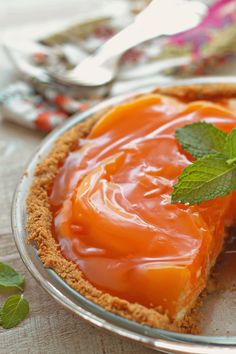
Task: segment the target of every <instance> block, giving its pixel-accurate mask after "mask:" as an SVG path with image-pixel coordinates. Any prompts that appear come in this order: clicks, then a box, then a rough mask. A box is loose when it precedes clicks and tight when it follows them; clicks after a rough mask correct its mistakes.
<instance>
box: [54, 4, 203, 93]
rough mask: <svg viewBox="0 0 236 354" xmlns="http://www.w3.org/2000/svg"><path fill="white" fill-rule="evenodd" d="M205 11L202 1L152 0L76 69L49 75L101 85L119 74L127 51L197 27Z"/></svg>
mask: <svg viewBox="0 0 236 354" xmlns="http://www.w3.org/2000/svg"><path fill="white" fill-rule="evenodd" d="M206 13H207V6H206V5H205V4H203V3H202V2H200V1H193V0H191V1H189V0H153V1H152V2H151V3H150V4H149V5H148V6H147V7H146V8H145V9H144V10H143V11H142V12H141V13H140V14H139V15H138V16H136V18H135V20H134V22H133V23H131V24H130V25H129V26H128V27H126V28H125V29H123V30H122V31H120V32H119V33H118V34H116V35H115V36H113V37H112V38H111V39H110V40H108V41H107V42H106V43H105V44H104V45H103V46H102V47H101V48H100V49H99V50H98V51H97V53H96V54H95V55H92V56H89V57H88V58H86V59H84V60H83V61H82V62H81V63H80V64H79V65H77V66H76V67H75V68H74V69H73V70H68V71H63V72H60V71H59V72H56V71H53V72H52V71H51V72H50V73H49V74H50V76H51V77H52V78H53V79H54V80H55V81H56V82H58V83H60V84H63V85H73V86H77V88H78V87H81V89H82V88H83V89H86V87H87V88H88V89H89V88H99V87H100V88H102V86H104V85H108V84H109V83H111V82H112V81H113V80H114V78H115V77H116V75H117V72H118V64H119V59H120V57H121V55H122V54H123V53H124V52H125V51H127V50H128V49H130V48H132V47H134V46H136V45H137V44H140V43H142V42H145V41H147V40H149V39H152V38H155V37H158V36H162V35H174V34H177V33H180V32H184V31H186V30H189V29H191V28H194V27H196V26H197V25H198V24H199V23H200V22H201V20H202V19H203V17H204V16H205V15H206Z"/></svg>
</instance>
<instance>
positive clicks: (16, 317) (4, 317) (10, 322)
mask: <svg viewBox="0 0 236 354" xmlns="http://www.w3.org/2000/svg"><path fill="white" fill-rule="evenodd" d="M28 313H29V303H28V301H27V300H26V299H25V298H24V296H23V295H12V296H10V297H9V298H8V299H7V300H6V302H5V304H4V305H3V307H2V310H1V322H2V323H1V324H2V327H3V328H6V329H7V328H12V327H15V326H17V325H18V324H19V323H20V322H21V321H23V320H24V319H25V317H26V316H27V314H28Z"/></svg>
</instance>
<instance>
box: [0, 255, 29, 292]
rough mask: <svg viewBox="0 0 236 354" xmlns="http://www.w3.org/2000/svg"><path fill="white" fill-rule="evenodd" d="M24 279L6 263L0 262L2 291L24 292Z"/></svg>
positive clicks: (0, 285)
mask: <svg viewBox="0 0 236 354" xmlns="http://www.w3.org/2000/svg"><path fill="white" fill-rule="evenodd" d="M23 285H24V277H23V275H21V274H20V273H18V272H16V271H15V270H14V269H13V268H11V267H10V266H8V265H7V264H5V263H2V262H0V289H1V288H3V289H7V290H8V289H11V288H17V289H19V290H20V291H23Z"/></svg>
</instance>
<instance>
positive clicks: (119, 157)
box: [50, 94, 236, 317]
mask: <svg viewBox="0 0 236 354" xmlns="http://www.w3.org/2000/svg"><path fill="white" fill-rule="evenodd" d="M199 120H205V121H207V122H209V123H213V124H214V125H216V126H217V127H218V128H220V129H222V130H224V131H225V132H229V131H230V130H231V129H232V128H233V127H236V115H235V114H234V113H232V112H231V111H229V110H227V108H224V107H223V106H220V105H217V104H213V103H211V102H203V101H202V102H194V103H190V104H188V105H185V104H183V103H181V102H179V101H177V100H175V99H171V98H167V97H164V96H160V95H151V94H150V95H148V96H145V97H144V96H143V97H142V98H138V99H136V100H135V101H132V102H129V103H124V104H122V105H120V106H117V107H115V108H114V109H112V110H111V111H110V112H109V113H107V114H106V115H105V116H104V117H103V119H101V120H100V121H99V122H98V123H97V124H96V125H95V126H94V128H93V129H92V131H91V133H90V135H89V136H88V138H87V139H86V140H84V141H80V145H81V146H82V147H81V148H80V149H78V150H77V151H74V152H72V153H70V155H69V156H68V157H67V159H66V161H65V163H64V166H62V168H61V169H60V172H59V174H58V176H57V177H56V179H55V182H54V186H53V190H52V194H51V199H50V200H51V207H52V210H53V211H54V233H55V235H56V238H57V239H58V241H59V243H60V246H61V250H62V253H63V255H64V256H65V257H66V258H67V259H69V260H72V261H73V262H76V263H77V264H78V266H79V267H80V269H81V270H82V271H83V273H84V275H85V277H86V278H87V279H88V280H89V281H90V282H91V283H92V284H94V285H95V286H96V287H97V288H99V289H102V290H103V291H106V292H108V293H110V294H112V295H116V296H119V297H121V298H124V299H127V300H129V301H131V302H138V303H141V304H143V305H145V306H147V307H158V306H160V307H161V308H162V309H163V310H164V311H166V312H167V313H169V315H170V316H171V317H181V315H183V312H184V311H183V310H184V309H186V308H187V307H188V306H189V305H190V304H191V303H192V302H193V301H194V300H195V298H196V297H197V296H198V294H199V292H200V291H201V290H202V288H203V287H204V286H205V284H206V278H207V274H208V272H209V269H210V267H211V265H212V264H213V263H214V261H215V258H216V256H217V255H218V253H219V252H220V250H221V247H222V240H223V234H224V227H225V223H227V224H231V223H232V219H233V218H234V216H235V215H234V214H235V209H236V208H235V207H236V203H235V201H234V199H235V198H234V199H233V194H231V195H229V196H226V197H223V198H218V199H215V200H212V201H208V202H205V203H202V204H201V205H195V206H186V205H181V204H178V205H177V204H171V203H170V195H171V192H172V186H173V184H174V183H175V182H176V179H177V177H178V176H179V175H180V174H181V172H182V170H183V169H184V168H185V167H186V166H188V165H189V164H190V163H191V157H190V156H189V155H187V154H185V153H184V151H183V150H182V149H181V148H180V146H179V145H178V143H177V141H176V139H175V137H174V133H175V130H176V128H177V127H181V126H184V125H186V124H189V123H191V122H194V121H199Z"/></svg>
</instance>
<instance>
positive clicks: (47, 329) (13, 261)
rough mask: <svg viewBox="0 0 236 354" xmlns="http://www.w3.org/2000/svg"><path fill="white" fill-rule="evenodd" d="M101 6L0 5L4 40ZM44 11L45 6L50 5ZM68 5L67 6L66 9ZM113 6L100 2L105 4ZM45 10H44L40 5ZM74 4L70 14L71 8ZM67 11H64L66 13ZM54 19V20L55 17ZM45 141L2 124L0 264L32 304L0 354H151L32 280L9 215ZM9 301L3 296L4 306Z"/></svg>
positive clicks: (5, 336)
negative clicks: (20, 280) (20, 279)
mask: <svg viewBox="0 0 236 354" xmlns="http://www.w3.org/2000/svg"><path fill="white" fill-rule="evenodd" d="M95 2H96V0H89V1H88V2H86V1H83V0H76V1H75V0H68V1H66V2H63V1H61V0H57V1H52V0H50V1H49V0H47V1H46V0H42V1H40V3H39V2H38V1H33V0H21V1H20V2H18V1H16V0H11V1H8V0H0V40H1V35H2V34H3V31H2V29H4V31H6V30H9V29H10V30H11V28H13V27H16V26H18V25H19V29H20V28H21V26H22V25H24V23H25V22H30V21H31V22H32V21H35V22H36V21H37V23H39V20H40V19H41V21H46V20H49V19H50V16H52V17H53V19H55V18H56V19H58V18H59V17H60V16H62V15H63V16H67V18H69V17H70V16H74V11H75V9H76V10H77V13H80V15H81V16H82V15H86V11H89V9H90V8H93V9H95V7H94V3H95ZM46 3H47V7H46V6H45V9H43V7H44V6H43V5H46ZM63 3H64V4H65V3H66V5H64V4H63ZM106 3H107V4H108V3H109V4H108V5H109V6H110V5H111V3H110V2H109V1H107V2H106V1H104V0H102V1H100V4H103V5H104V4H106ZM40 4H41V5H40ZM68 4H71V8H69V7H67V6H68ZM63 6H64V7H65V11H64V8H63ZM50 14H51V15H50ZM0 72H1V76H0V89H1V88H3V87H5V85H6V84H7V83H9V82H11V81H13V80H14V72H13V68H12V66H11V64H10V63H9V61H8V59H7V58H6V56H5V55H4V53H3V51H2V50H1V49H0ZM42 139H43V135H42V134H40V133H38V132H36V131H31V130H29V129H27V128H22V127H20V126H17V125H15V124H13V123H9V122H7V121H5V120H2V121H1V120H0V261H3V262H6V263H8V264H9V265H11V266H13V267H14V268H15V269H16V270H18V271H20V272H22V273H23V274H24V275H25V277H26V288H25V296H26V297H27V299H28V300H29V303H30V314H29V316H28V318H27V319H26V320H25V321H24V322H22V323H21V324H20V325H19V326H18V327H16V328H13V329H10V330H3V329H0V354H25V353H32V354H44V353H47V354H53V353H57V354H67V353H68V354H74V353H79V354H132V353H133V354H151V353H154V351H152V350H150V349H147V348H145V347H143V346H142V345H139V344H136V343H134V342H131V341H128V340H126V339H123V338H120V337H118V336H115V335H113V334H109V333H108V332H105V331H103V330H99V329H97V328H94V327H92V325H90V324H88V323H86V322H85V321H84V320H82V319H80V318H79V317H77V316H75V315H73V314H71V313H70V312H68V311H67V310H65V309H64V308H63V307H62V306H61V305H59V304H57V303H56V302H55V301H54V300H53V299H52V298H51V297H50V296H49V295H48V294H47V293H46V292H45V291H44V290H43V289H42V288H41V287H40V286H39V285H38V284H37V283H36V281H35V280H34V279H33V277H32V276H31V275H30V274H29V272H28V271H27V269H26V267H25V266H24V264H23V262H22V261H21V259H20V256H19V254H18V252H17V249H16V247H15V244H14V240H13V236H12V231H11V222H10V213H11V201H12V196H13V193H14V189H15V186H16V183H17V181H18V179H19V177H20V175H21V174H22V171H23V170H24V167H25V165H26V164H27V161H28V160H29V157H30V156H31V155H32V152H33V151H34V150H35V149H36V146H37V145H38V144H39V142H40V141H41V140H42ZM3 301H4V297H3V296H0V303H2V302H3Z"/></svg>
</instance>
